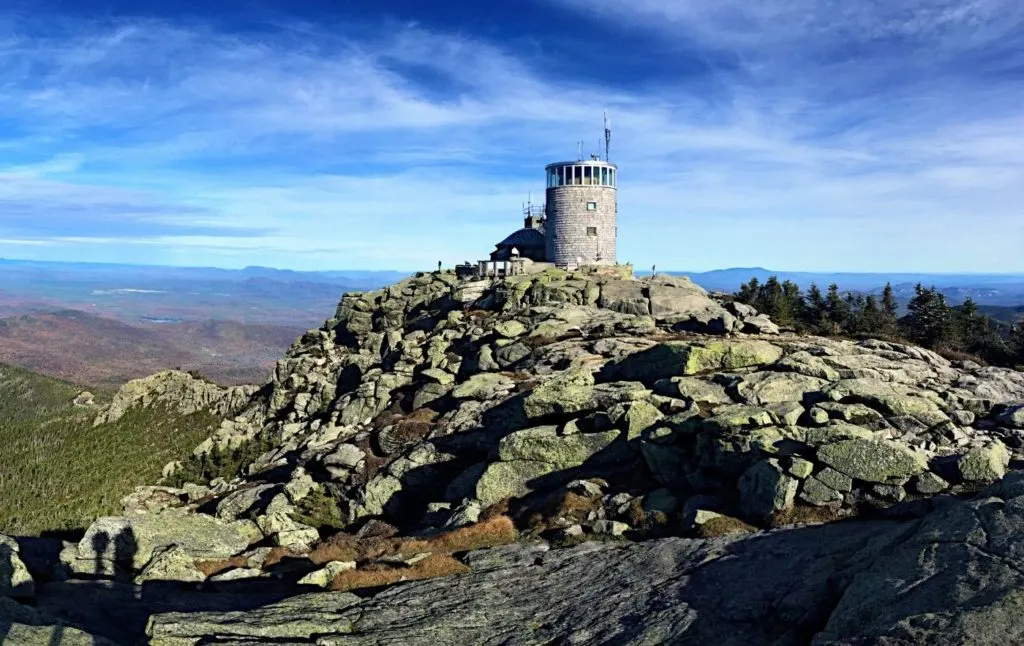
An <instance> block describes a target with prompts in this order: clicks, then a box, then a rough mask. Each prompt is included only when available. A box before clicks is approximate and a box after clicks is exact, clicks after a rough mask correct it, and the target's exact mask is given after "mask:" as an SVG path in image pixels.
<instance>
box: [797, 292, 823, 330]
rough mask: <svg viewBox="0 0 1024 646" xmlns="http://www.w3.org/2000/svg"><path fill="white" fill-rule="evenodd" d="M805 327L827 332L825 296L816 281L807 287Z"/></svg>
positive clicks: (804, 315) (804, 310)
mask: <svg viewBox="0 0 1024 646" xmlns="http://www.w3.org/2000/svg"><path fill="white" fill-rule="evenodd" d="M803 323H804V327H805V328H807V329H808V330H811V331H812V332H825V331H826V327H827V326H826V320H825V297H824V296H823V295H822V294H821V290H820V289H818V286H817V285H815V284H814V283H811V286H810V287H808V288H807V298H806V299H805V304H804V307H803Z"/></svg>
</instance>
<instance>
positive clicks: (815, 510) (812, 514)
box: [768, 506, 844, 529]
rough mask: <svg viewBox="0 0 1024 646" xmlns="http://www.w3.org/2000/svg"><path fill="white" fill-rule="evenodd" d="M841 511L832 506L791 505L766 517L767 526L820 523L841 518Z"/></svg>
mask: <svg viewBox="0 0 1024 646" xmlns="http://www.w3.org/2000/svg"><path fill="white" fill-rule="evenodd" d="M843 517H844V515H843V512H842V511H841V510H840V509H836V508H833V507H803V506H799V507H793V508H792V509H787V510H785V511H779V512H775V514H773V515H772V517H771V518H769V519H768V527H770V528H772V529H774V528H777V527H789V526H791V525H821V524H824V523H831V522H833V521H836V520H839V519H841V518H843Z"/></svg>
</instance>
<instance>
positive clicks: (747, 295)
mask: <svg viewBox="0 0 1024 646" xmlns="http://www.w3.org/2000/svg"><path fill="white" fill-rule="evenodd" d="M760 286H761V285H760V283H759V282H758V280H757V278H751V279H750V282H749V283H743V284H742V285H740V291H738V292H736V300H738V301H739V302H741V303H744V304H746V305H750V306H752V307H757V306H756V305H754V301H755V300H756V299H757V292H758V289H759V288H760Z"/></svg>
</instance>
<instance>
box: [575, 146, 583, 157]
mask: <svg viewBox="0 0 1024 646" xmlns="http://www.w3.org/2000/svg"><path fill="white" fill-rule="evenodd" d="M576 161H583V142H582V141H577V142H576Z"/></svg>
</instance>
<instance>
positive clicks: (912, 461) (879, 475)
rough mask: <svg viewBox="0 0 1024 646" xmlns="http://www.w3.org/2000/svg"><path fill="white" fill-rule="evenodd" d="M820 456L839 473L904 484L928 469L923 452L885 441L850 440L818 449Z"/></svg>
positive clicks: (869, 480) (859, 478) (881, 482)
mask: <svg viewBox="0 0 1024 646" xmlns="http://www.w3.org/2000/svg"><path fill="white" fill-rule="evenodd" d="M818 459H819V460H820V461H821V462H824V463H825V464H827V465H828V466H830V467H832V468H833V469H835V470H836V471H838V472H839V473H842V474H844V475H846V476H849V477H851V478H853V479H854V480H864V481H865V482H875V483H879V484H896V485H902V484H904V483H906V482H907V481H908V480H910V478H912V477H914V476H916V475H918V474H920V473H922V472H924V471H926V470H927V469H928V461H927V459H925V457H924V456H923V455H921V454H920V453H918V452H917V451H914V450H912V449H910V448H908V447H907V446H905V445H903V444H899V443H897V442H890V441H885V440H866V439H850V440H841V441H839V442H834V443H832V444H826V445H824V446H822V447H820V448H819V449H818Z"/></svg>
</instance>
